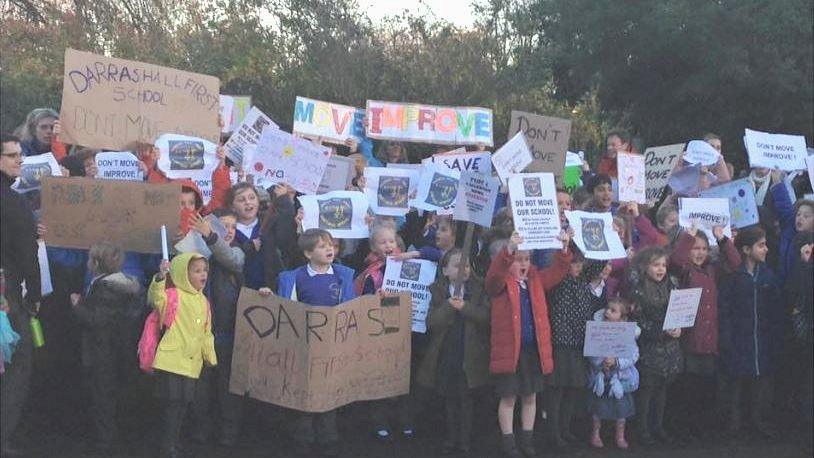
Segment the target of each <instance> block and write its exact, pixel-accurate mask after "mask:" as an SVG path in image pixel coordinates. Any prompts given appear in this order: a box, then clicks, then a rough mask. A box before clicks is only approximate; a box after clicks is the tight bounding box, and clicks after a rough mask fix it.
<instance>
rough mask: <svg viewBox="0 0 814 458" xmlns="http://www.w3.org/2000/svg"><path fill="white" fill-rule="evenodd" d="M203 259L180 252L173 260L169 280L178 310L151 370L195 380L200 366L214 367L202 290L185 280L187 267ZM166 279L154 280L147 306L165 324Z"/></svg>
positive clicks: (211, 342)
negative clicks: (151, 308)
mask: <svg viewBox="0 0 814 458" xmlns="http://www.w3.org/2000/svg"><path fill="white" fill-rule="evenodd" d="M199 258H203V256H201V255H199V254H197V253H183V254H179V255H178V256H176V257H175V258H173V260H172V263H171V264H170V278H172V282H173V284H174V285H175V287H176V289H177V290H178V310H177V311H176V313H175V321H174V322H173V324H172V326H170V328H169V329H168V330H167V331H166V332H165V333H164V336H163V337H162V338H161V342H160V343H159V344H158V350H157V351H156V355H155V361H154V362H153V368H155V369H158V370H162V371H166V372H171V373H173V374H178V375H183V376H185V377H190V378H195V379H197V378H198V377H199V376H200V375H201V368H202V367H203V363H204V362H206V364H208V365H210V366H214V365H215V364H217V358H216V356H215V339H214V337H213V335H212V323H211V321H212V320H211V319H207V318H208V313H209V312H208V311H207V308H208V307H209V305H208V302H207V300H206V296H204V294H203V292H202V291H197V290H196V289H195V288H193V287H192V285H191V284H190V282H189V278H188V277H187V266H188V265H189V263H190V261H192V260H193V259H199ZM166 286H167V285H166V279H165V280H162V281H158V280H156V279H155V278H153V282H152V283H151V284H150V289H149V291H148V297H149V300H150V304H152V306H153V307H155V308H156V310H158V313H160V314H161V321H162V322H164V319H165V318H166V311H167V292H166Z"/></svg>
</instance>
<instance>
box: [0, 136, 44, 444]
mask: <svg viewBox="0 0 814 458" xmlns="http://www.w3.org/2000/svg"><path fill="white" fill-rule="evenodd" d="M22 162H23V160H22V147H21V145H20V139H19V138H18V137H16V136H13V135H8V134H2V137H1V138H0V203H1V204H0V229H1V230H0V266H2V268H3V272H4V274H5V278H6V298H7V299H8V302H7V303H8V306H7V307H8V309H9V310H7V313H8V316H9V321H10V322H11V325H12V327H13V329H14V330H15V331H17V333H18V334H20V342H19V343H18V345H17V347H16V349H15V352H14V359H13V361H12V363H10V364H9V363H6V372H5V373H4V374H3V376H2V377H0V395H2V399H3V402H2V403H0V445H2V455H3V456H19V455H21V453H20V452H18V451H16V450H14V449H13V448H12V447H11V443H10V440H11V436H12V434H13V433H14V430H15V429H16V428H17V424H18V423H19V420H20V414H21V413H22V410H23V405H24V404H25V400H26V397H27V396H28V387H29V380H30V378H31V369H32V352H33V344H32V339H31V327H30V326H29V320H30V319H31V313H32V312H36V310H37V309H38V308H39V304H40V292H41V290H40V267H39V263H38V259H37V227H36V225H35V223H34V214H33V213H32V211H31V209H30V208H29V207H28V203H27V201H26V200H25V199H24V198H23V197H22V196H21V195H19V194H17V192H15V191H14V190H12V189H11V185H12V183H13V182H14V180H15V179H16V178H17V177H18V176H20V171H21V166H22ZM23 282H25V285H26V291H27V292H26V294H25V296H23V286H22V284H23Z"/></svg>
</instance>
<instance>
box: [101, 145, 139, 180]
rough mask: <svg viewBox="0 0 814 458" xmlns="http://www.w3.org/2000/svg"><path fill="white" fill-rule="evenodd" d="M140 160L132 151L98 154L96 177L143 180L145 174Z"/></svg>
mask: <svg viewBox="0 0 814 458" xmlns="http://www.w3.org/2000/svg"><path fill="white" fill-rule="evenodd" d="M139 163H140V161H139V160H138V158H137V157H136V156H135V155H134V154H133V153H130V152H127V151H124V152H105V153H98V154H96V168H97V169H98V173H97V174H96V178H99V179H102V180H127V181H142V180H144V176H143V175H144V174H143V173H142V171H141V167H140V166H139Z"/></svg>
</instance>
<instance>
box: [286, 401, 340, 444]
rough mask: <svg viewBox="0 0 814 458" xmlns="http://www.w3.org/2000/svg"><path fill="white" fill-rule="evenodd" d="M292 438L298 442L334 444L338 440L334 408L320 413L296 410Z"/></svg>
mask: <svg viewBox="0 0 814 458" xmlns="http://www.w3.org/2000/svg"><path fill="white" fill-rule="evenodd" d="M295 415H296V417H295V420H294V431H293V436H294V440H295V441H296V442H298V443H300V444H308V445H313V444H322V445H326V444H335V443H337V442H339V432H338V431H337V429H336V409H334V410H329V411H327V412H322V413H308V412H296V413H295Z"/></svg>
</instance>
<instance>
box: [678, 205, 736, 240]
mask: <svg viewBox="0 0 814 458" xmlns="http://www.w3.org/2000/svg"><path fill="white" fill-rule="evenodd" d="M730 221H731V218H730V216H729V200H728V199H721V198H687V197H683V198H681V199H678V225H679V226H681V227H683V228H685V229H689V228H691V227H692V224H693V222H695V226H696V227H697V228H698V229H700V230H702V231H704V233H705V234H707V240H709V244H710V246H718V242H717V241H716V240H715V236H714V235H713V234H712V228H713V227H715V226H721V227H723V228H724V234H725V235H726V236H727V237H729V238H732V228H731V227H730Z"/></svg>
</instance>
